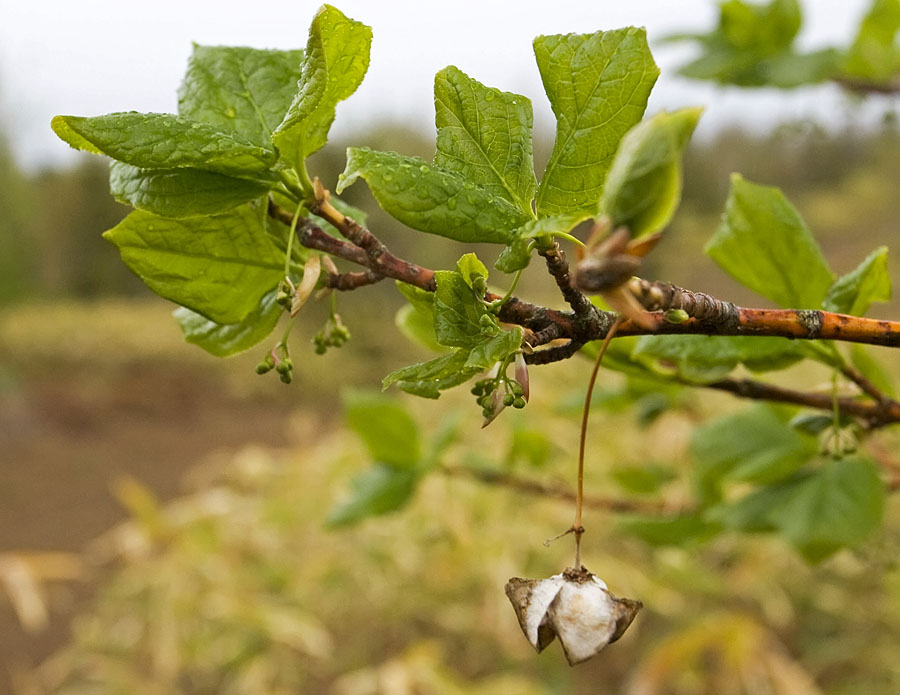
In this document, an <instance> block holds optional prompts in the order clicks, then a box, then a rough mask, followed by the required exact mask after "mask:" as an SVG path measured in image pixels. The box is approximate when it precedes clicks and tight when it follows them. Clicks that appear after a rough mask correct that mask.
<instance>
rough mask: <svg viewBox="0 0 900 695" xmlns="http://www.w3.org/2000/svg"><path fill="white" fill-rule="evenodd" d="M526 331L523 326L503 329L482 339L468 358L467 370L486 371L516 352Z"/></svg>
mask: <svg viewBox="0 0 900 695" xmlns="http://www.w3.org/2000/svg"><path fill="white" fill-rule="evenodd" d="M524 335H525V334H524V331H523V329H522V327H521V326H513V327H512V328H511V329H510V330H508V331H506V330H501V331H500V332H499V333H498V334H497V335H495V336H492V337H490V338H487V339H485V340H482V342H480V343H478V344H477V345H475V346H474V347H473V348H472V349H471V350H470V351H469V356H468V357H467V358H466V363H465V365H464V367H465V369H466V370H469V369H472V370H476V371H479V372H482V371H486V370H488V369H490V368H491V367H493V366H494V365H495V364H497V362H499V361H500V360H502V359H505V358H506V357H508V356H509V355H512V354H514V353H515V352H516V351H517V350H518V349H519V348H520V347H521V346H522V338H523V336H524Z"/></svg>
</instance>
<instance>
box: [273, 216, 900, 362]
mask: <svg viewBox="0 0 900 695" xmlns="http://www.w3.org/2000/svg"><path fill="white" fill-rule="evenodd" d="M318 210H319V212H321V213H323V215H324V214H327V217H326V219H328V220H329V222H331V223H332V224H335V226H336V227H337V229H338V230H340V231H341V233H342V234H345V235H346V236H347V238H348V239H350V242H345V241H341V240H340V239H337V238H335V237H333V236H331V235H330V234H327V233H325V232H324V231H322V229H320V228H319V227H318V226H317V225H316V224H315V223H314V222H312V221H311V220H309V219H304V220H301V221H300V223H299V224H298V239H299V241H300V243H301V244H303V245H304V246H306V247H308V248H312V249H316V250H318V251H324V252H325V253H329V254H332V255H334V256H337V257H339V258H343V259H345V260H347V261H350V262H352V263H355V264H357V265H360V266H362V267H364V268H368V269H369V270H370V271H372V272H373V273H377V274H379V275H382V276H384V277H389V278H392V279H395V280H400V281H401V282H406V283H408V284H410V285H414V286H416V287H420V288H422V289H424V290H427V291H431V292H433V291H434V289H435V281H434V271H433V270H430V269H428V268H423V267H421V266H418V265H416V264H414V263H410V262H408V261H405V260H403V259H401V258H398V257H397V256H394V255H393V254H392V253H390V251H388V250H387V247H385V246H384V244H382V243H381V242H380V241H378V239H377V238H376V237H375V236H374V235H373V234H372V233H371V232H369V231H368V230H366V229H364V228H362V227H361V226H360V225H359V224H358V223H356V222H355V221H354V220H352V219H351V218H349V217H346V216H344V215H343V214H341V213H340V212H338V211H337V210H336V209H335V208H334V207H333V206H331V205H330V204H328V206H327V207H324V208H323V207H322V206H319V208H318ZM269 214H270V215H271V216H272V217H273V218H275V219H278V220H280V221H281V222H284V223H285V224H290V221H291V219H292V214H291V213H290V212H289V211H287V210H285V209H283V208H280V207H279V206H278V205H275V204H274V203H270V204H269ZM357 242H359V244H363V245H365V248H363V247H362V246H360V245H358V244H357ZM553 262H554V263H556V261H555V260H554V261H553ZM554 277H556V275H554ZM357 286H358V285H357ZM629 289H631V290H632V292H633V293H634V294H635V296H636V297H637V298H638V301H640V302H642V303H643V304H644V306H645V308H647V309H648V310H649V311H651V312H652V313H650V314H648V315H647V317H646V320H647V326H640V325H638V324H636V323H635V322H633V321H630V320H626V321H624V322H622V323H621V324H620V326H619V330H618V335H619V336H630V335H713V336H714V335H720V336H737V335H749V336H769V337H781V338H789V339H799V340H839V341H845V342H855V343H867V344H869V345H885V346H888V347H900V322H897V321H883V320H878V319H868V318H863V317H859V316H848V315H846V314H836V313H832V312H827V311H814V310H806V309H749V308H742V307H737V306H735V305H734V304H732V303H731V302H724V301H722V300H719V299H716V298H715V297H711V296H710V295H707V294H703V293H701V292H691V291H689V290H684V289H681V288H678V287H675V286H674V285H670V284H668V283H652V282H648V281H646V280H640V279H637V280H635V281H632V282H631V283H630V285H629ZM582 296H583V295H582ZM486 299H488V300H493V299H499V297H497V296H495V295H492V294H491V295H487V296H486ZM572 299H573V301H575V302H576V304H579V305H580V304H581V300H580V299H575V298H574V296H572ZM667 309H683V310H684V311H685V312H687V313H688V314H689V316H690V318H688V319H687V320H686V321H684V322H683V323H670V322H669V321H667V320H666V318H665V314H664V312H665V310H667ZM616 316H617V314H615V313H614V312H609V311H599V310H597V309H595V308H593V307H592V309H591V310H587V309H586V308H585V309H584V310H583V313H582V314H580V315H577V314H576V313H575V312H567V311H558V310H555V309H550V308H547V307H542V306H538V305H535V304H530V303H528V302H525V301H522V300H520V299H517V298H515V297H512V298H510V299H509V300H508V301H507V302H506V303H504V305H503V307H502V308H501V310H500V313H499V318H500V320H501V321H503V322H505V323H512V324H517V325H520V326H524V327H525V328H528V329H530V330H531V331H532V332H533V333H534V334H535V336H537V341H538V342H536V343H535V345H542V344H545V343H547V342H550V341H552V340H556V339H561V338H563V339H568V340H569V341H570V344H571V345H572V346H575V347H574V349H560V350H555V351H554V352H552V353H551V354H549V355H542V354H541V352H546V351H537V352H535V353H534V354H533V355H529V356H528V360H529V361H530V362H532V363H537V364H546V363H549V362H552V361H558V360H560V359H566V358H567V357H570V356H571V355H572V354H574V352H575V351H576V350H577V347H580V346H581V345H583V344H584V343H588V342H591V341H594V340H602V339H603V338H605V337H606V333H607V332H608V331H609V329H610V326H612V324H613V322H614V321H615V319H616Z"/></svg>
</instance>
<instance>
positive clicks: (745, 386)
mask: <svg viewBox="0 0 900 695" xmlns="http://www.w3.org/2000/svg"><path fill="white" fill-rule="evenodd" d="M700 385H701V386H705V387H706V388H711V389H716V390H718V391H727V392H728V393H733V394H734V395H736V396H741V397H742V398H753V399H758V400H766V401H778V402H780V403H793V404H794V405H802V406H806V407H807V408H816V409H818V410H829V411H830V410H832V409H833V408H834V404H835V400H834V398H833V397H832V395H831V394H830V393H816V392H806V391H794V390H792V389H786V388H783V387H781V386H775V385H774V384H766V383H764V382H761V381H754V380H752V379H722V380H721V381H714V382H712V383H709V384H700ZM837 406H838V409H839V410H840V412H841V413H842V414H844V415H852V416H853V417H858V418H861V419H863V420H865V421H866V423H867V424H868V425H869V427H870V428H873V429H874V428H878V427H883V426H884V425H888V424H890V423H892V422H900V403H898V402H897V401H894V400H891V399H890V398H884V399H880V400H877V401H876V402H874V403H873V402H871V401H863V400H859V399H858V398H853V397H849V396H843V397H841V398H838V399H837Z"/></svg>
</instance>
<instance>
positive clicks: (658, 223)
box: [601, 109, 701, 237]
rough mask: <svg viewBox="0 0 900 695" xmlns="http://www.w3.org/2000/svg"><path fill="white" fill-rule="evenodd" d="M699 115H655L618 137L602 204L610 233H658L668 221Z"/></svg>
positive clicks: (683, 112) (677, 199)
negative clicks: (616, 230)
mask: <svg viewBox="0 0 900 695" xmlns="http://www.w3.org/2000/svg"><path fill="white" fill-rule="evenodd" d="M700 113H701V109H681V110H680V111H675V112H673V113H665V112H660V113H658V114H656V115H655V116H653V118H649V119H645V120H643V121H641V122H640V123H638V124H637V125H636V126H634V127H633V128H632V129H631V130H629V131H628V132H627V133H626V134H625V136H624V137H623V138H622V142H621V143H620V145H619V149H618V151H617V152H616V156H615V159H614V160H613V162H612V165H611V166H610V168H609V173H608V175H607V177H606V184H605V186H604V188H603V198H602V204H601V210H602V212H603V213H605V214H607V215H609V217H610V219H611V221H612V225H613V227H614V228H616V227H619V226H624V227H627V228H628V230H629V231H630V232H631V235H632V236H634V237H637V236H641V235H644V234H654V233H656V232H658V231H660V230H662V229H663V228H664V227H665V226H666V225H667V224H668V223H669V221H670V220H671V219H672V215H674V214H675V210H676V209H677V208H678V203H679V202H680V200H681V155H682V153H683V152H684V148H685V146H686V145H687V142H688V140H689V139H690V137H691V134H692V133H693V132H694V128H696V126H697V121H698V120H699V118H700Z"/></svg>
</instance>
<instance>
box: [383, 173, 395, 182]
mask: <svg viewBox="0 0 900 695" xmlns="http://www.w3.org/2000/svg"><path fill="white" fill-rule="evenodd" d="M381 178H383V179H384V180H385V181H393V180H394V175H393V174H392V173H391V172H389V171H388V172H385V173H384V175H383V176H382V177H381Z"/></svg>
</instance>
